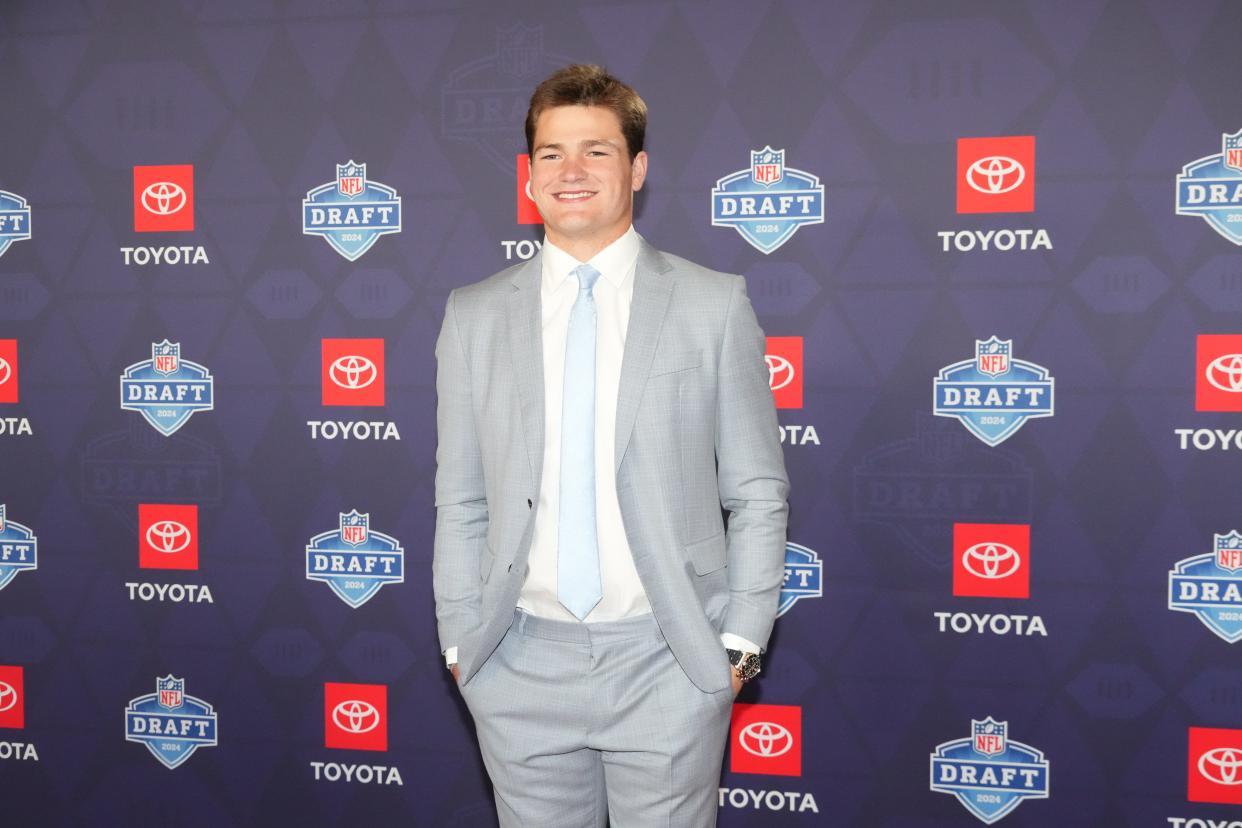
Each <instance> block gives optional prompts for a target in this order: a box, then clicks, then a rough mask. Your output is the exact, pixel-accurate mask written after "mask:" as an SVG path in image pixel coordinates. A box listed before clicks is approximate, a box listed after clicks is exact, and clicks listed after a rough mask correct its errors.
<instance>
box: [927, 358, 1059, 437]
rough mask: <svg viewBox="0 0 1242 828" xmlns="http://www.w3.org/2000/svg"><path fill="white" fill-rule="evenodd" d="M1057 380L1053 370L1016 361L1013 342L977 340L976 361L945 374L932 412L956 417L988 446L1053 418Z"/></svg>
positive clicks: (938, 383)
mask: <svg viewBox="0 0 1242 828" xmlns="http://www.w3.org/2000/svg"><path fill="white" fill-rule="evenodd" d="M1052 397H1053V378H1052V377H1051V376H1049V375H1048V369H1046V368H1044V367H1042V366H1040V365H1036V364H1035V363H1033V362H1027V361H1025V360H1021V359H1013V340H1012V339H997V338H996V337H995V336H993V337H992V338H991V339H988V340H978V339H977V340H975V358H974V359H966V360H962V361H961V362H955V363H953V364H952V365H948V366H946V367H944V368H941V369H940V374H939V375H938V376H937V377H936V380H935V382H934V400H933V405H934V409H933V413H934V414H935V415H936V416H937V417H956V418H957V419H958V420H959V421H961V423H962V425H964V426H966V430H967V431H969V432H970V433H971V434H973V435H975V436H976V437H978V438H979V439H980V440H982V441H983V442H984V443H987V444H988V445H989V446H998V445H1000V444H1001V443H1003V442H1005V440H1007V439H1009V438H1010V437H1012V436H1013V434H1014V432H1016V431H1017V430H1018V429H1019V428H1021V427H1022V424H1023V423H1025V422H1026V421H1027V420H1029V419H1033V418H1035V417H1051V416H1052V406H1053V400H1052Z"/></svg>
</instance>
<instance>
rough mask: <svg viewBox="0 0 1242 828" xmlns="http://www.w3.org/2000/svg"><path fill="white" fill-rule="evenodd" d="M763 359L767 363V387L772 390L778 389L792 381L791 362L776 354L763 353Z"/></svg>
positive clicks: (792, 370)
mask: <svg viewBox="0 0 1242 828" xmlns="http://www.w3.org/2000/svg"><path fill="white" fill-rule="evenodd" d="M763 359H764V361H765V362H766V363H768V387H769V388H771V389H772V390H773V391H779V390H780V389H782V388H784V387H785V386H786V385H789V383H791V382H793V379H794V367H793V363H792V362H790V361H789V360H787V359H785V358H784V357H783V356H777V355H776V354H764V357H763Z"/></svg>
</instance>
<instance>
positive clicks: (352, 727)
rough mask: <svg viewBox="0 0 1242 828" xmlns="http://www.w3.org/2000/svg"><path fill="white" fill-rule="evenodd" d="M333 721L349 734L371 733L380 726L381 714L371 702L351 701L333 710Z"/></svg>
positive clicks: (344, 702)
mask: <svg viewBox="0 0 1242 828" xmlns="http://www.w3.org/2000/svg"><path fill="white" fill-rule="evenodd" d="M332 721H333V722H335V723H336V726H337V727H339V728H340V729H341V730H344V731H346V732H347V733H370V732H371V731H372V730H375V728H376V727H377V726H378V725H379V721H380V714H379V711H378V710H376V709H375V705H373V704H371V703H370V702H364V701H359V700H358V699H350V700H349V701H343V702H341V703H340V704H338V705H337V706H336V707H334V708H332Z"/></svg>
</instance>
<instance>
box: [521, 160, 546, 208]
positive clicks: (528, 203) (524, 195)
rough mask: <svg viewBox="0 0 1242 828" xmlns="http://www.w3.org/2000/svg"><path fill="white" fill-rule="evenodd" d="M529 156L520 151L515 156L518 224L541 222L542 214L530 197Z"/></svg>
mask: <svg viewBox="0 0 1242 828" xmlns="http://www.w3.org/2000/svg"><path fill="white" fill-rule="evenodd" d="M529 189H530V156H529V155H527V154H526V153H522V154H520V155H519V156H518V157H517V222H518V224H543V216H541V215H539V208H538V207H536V206H535V202H534V200H533V199H532V198H531V197H530V194H529V192H528V190H529Z"/></svg>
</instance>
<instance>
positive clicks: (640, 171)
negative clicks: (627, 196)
mask: <svg viewBox="0 0 1242 828" xmlns="http://www.w3.org/2000/svg"><path fill="white" fill-rule="evenodd" d="M646 180H647V153H646V151H644V152H640V153H639V154H638V155H635V156H634V160H633V161H631V162H630V189H632V190H633V191H634V192H638V191H639V190H641V189H642V188H643V182H644V181H646Z"/></svg>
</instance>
